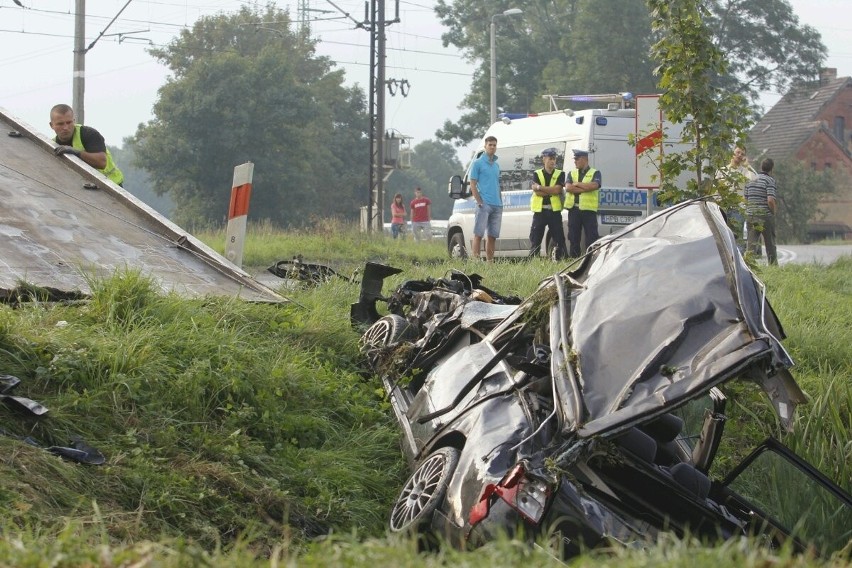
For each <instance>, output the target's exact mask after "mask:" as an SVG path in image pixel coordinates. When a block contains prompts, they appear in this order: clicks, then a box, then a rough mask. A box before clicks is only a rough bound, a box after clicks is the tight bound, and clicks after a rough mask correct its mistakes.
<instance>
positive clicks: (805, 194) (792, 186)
mask: <svg viewBox="0 0 852 568" xmlns="http://www.w3.org/2000/svg"><path fill="white" fill-rule="evenodd" d="M773 176H774V177H775V181H776V183H777V185H778V214H777V216H776V231H777V233H778V240H779V241H780V242H791V241H792V242H800V243H804V242H807V237H808V224H809V223H811V222H813V221H819V220H822V219H824V218H825V213H823V212H822V211H821V210H820V207H819V202H820V199H821V198H823V197H826V196H829V195H832V194H834V193H835V192H836V190H837V180H836V176H835V174H834V172H833V171H832V170H830V169H828V170H823V171H820V172H817V171H813V170H811V169H809V168H807V167H805V165H804V164H802V162H800V161H798V160H795V159H787V160H783V161H780V162H778V163H777V164H775V168H774V170H773Z"/></svg>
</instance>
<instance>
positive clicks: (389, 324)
mask: <svg viewBox="0 0 852 568" xmlns="http://www.w3.org/2000/svg"><path fill="white" fill-rule="evenodd" d="M416 339H417V329H416V328H415V327H414V326H413V325H411V324H410V323H409V322H408V320H406V319H405V318H404V317H402V316H400V315H397V314H390V315H387V316H384V317H383V318H381V319H380V320H378V321H377V322H376V323H374V324H373V325H371V326H370V327H369V329H367V331H365V332H364V335H362V336H361V341H360V345H359V347H360V348H361V353H363V354H364V355H366V356H367V360H368V361H370V364H371V365H373V366H374V367H375V366H376V365H377V364H378V363H379V362H380V360H381V356H382V354H383V353H386V352H387V348H388V347H392V346H394V345H397V344H399V343H402V342H404V341H415V340H416Z"/></svg>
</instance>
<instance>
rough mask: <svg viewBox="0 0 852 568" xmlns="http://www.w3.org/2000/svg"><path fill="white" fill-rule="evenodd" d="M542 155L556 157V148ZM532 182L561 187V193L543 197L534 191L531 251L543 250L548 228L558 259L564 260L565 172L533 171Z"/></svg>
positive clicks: (535, 253) (558, 170)
mask: <svg viewBox="0 0 852 568" xmlns="http://www.w3.org/2000/svg"><path fill="white" fill-rule="evenodd" d="M541 155H542V156H551V157H554V158H555V157H556V155H557V150H556V148H547V149H546V150H544V151H543V152H542V153H541ZM531 183H532V184H538V185H540V186H542V187H559V190H560V191H559V193H557V194H555V195H549V196H547V197H543V196H540V195H536V193H535V192H533V194H532V197H531V198H530V209H531V210H532V212H533V216H532V225H531V226H530V253H529V255H530V256H531V257H534V256H538V255H539V254H540V252H541V242H542V241H543V240H544V230H545V228H546V229H547V230H548V232H549V234H550V238H551V242H553V244H554V246H555V247H556V260H562V259H563V258H565V257H566V256H567V254H568V251H567V250H566V248H565V232H564V231H563V230H562V203H563V201H562V188H563V186H564V185H565V172H563V171H562V170H560V169H558V168H555V169H554V170H553V172H551V173H547V171H546V170H545V169H544V168H541V169H538V170H536V171H535V172H533V176H532V180H531Z"/></svg>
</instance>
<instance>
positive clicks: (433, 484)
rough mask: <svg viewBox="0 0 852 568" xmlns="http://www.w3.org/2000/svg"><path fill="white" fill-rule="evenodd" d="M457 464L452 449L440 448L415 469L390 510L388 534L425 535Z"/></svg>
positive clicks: (456, 455) (454, 452) (455, 450)
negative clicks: (410, 532) (407, 533)
mask: <svg viewBox="0 0 852 568" xmlns="http://www.w3.org/2000/svg"><path fill="white" fill-rule="evenodd" d="M458 463H459V451H458V450H457V449H456V448H450V447H447V448H441V449H439V450H437V451H435V452H433V453H432V454H430V455H429V457H427V458H426V459H425V460H423V462H421V463H420V465H419V466H417V469H416V470H414V473H412V474H411V476H410V477H409V478H408V480H407V481H406V482H405V485H404V486H403V488H402V492H400V494H399V497H397V499H396V503H394V506H393V509H391V515H390V530H391V532H397V533H398V532H408V531H413V532H416V533H422V532H427V533H428V528H429V525H430V524H431V521H432V515H433V513H434V512H435V510H436V509H437V508H438V506H439V505H440V504H441V502H442V501H443V500H444V497H445V496H446V494H447V486H448V485H449V482H450V478H451V477H452V475H453V472H455V470H456V466H457V465H458Z"/></svg>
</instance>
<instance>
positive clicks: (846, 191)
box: [749, 69, 852, 238]
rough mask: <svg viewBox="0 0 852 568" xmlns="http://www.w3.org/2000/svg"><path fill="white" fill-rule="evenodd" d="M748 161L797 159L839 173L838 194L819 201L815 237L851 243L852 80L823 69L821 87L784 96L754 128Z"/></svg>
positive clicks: (811, 86)
mask: <svg viewBox="0 0 852 568" xmlns="http://www.w3.org/2000/svg"><path fill="white" fill-rule="evenodd" d="M749 157H750V159H751V161H752V163H760V160H761V159H762V158H763V157H771V158H773V159H774V160H775V161H776V162H777V161H778V160H783V159H788V158H790V157H793V158H795V159H796V160H798V161H800V162H802V163H804V164H805V165H806V166H808V167H810V168H811V169H813V170H816V171H822V170H824V169H826V168H832V169H834V170H835V171H836V172H837V173H838V174H839V175H840V176H841V177H840V179H839V183H838V192H837V194H836V195H834V196H832V197H830V198H827V199H825V200H823V201H821V202H820V209H821V211H822V213H824V214H825V217H824V218H823V219H820V220H818V221H817V220H815V222H814V223H813V224H812V225H813V230H812V231H811V232H812V233H813V234H814V236H823V237H825V236H829V237H831V236H833V237H846V238H852V77H837V69H823V70H822V72H821V73H820V80H819V81H818V82H814V83H808V84H805V85H801V86H798V87H796V88H794V89H792V90H791V91H790V92H789V93H787V94H786V95H784V97H783V98H782V99H781V100H780V101H778V103H777V104H776V105H775V106H773V107H772V108H771V109H769V111H768V112H767V113H766V114H765V115H763V117H762V118H761V119H760V121H758V122H757V124H755V125H754V127H753V128H752V129H751V132H750V133H749Z"/></svg>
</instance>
